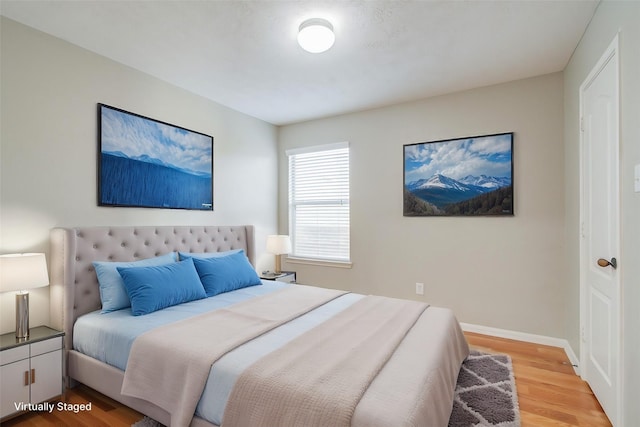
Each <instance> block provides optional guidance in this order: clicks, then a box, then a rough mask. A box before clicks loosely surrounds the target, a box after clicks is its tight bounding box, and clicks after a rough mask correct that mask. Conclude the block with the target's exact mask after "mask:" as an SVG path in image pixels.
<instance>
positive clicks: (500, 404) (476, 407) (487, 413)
mask: <svg viewBox="0 0 640 427" xmlns="http://www.w3.org/2000/svg"><path fill="white" fill-rule="evenodd" d="M476 426H483V427H484V426H495V427H520V410H519V408H518V395H517V393H516V383H515V379H514V378H513V366H512V365H511V358H510V357H509V356H507V355H505V354H486V353H480V352H477V351H472V352H471V354H470V355H469V357H468V358H467V360H465V361H464V362H463V363H462V367H461V368H460V373H459V374H458V384H457V385H456V390H455V395H454V400H453V410H452V412H451V418H450V419H449V427H476Z"/></svg>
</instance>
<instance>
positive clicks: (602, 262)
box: [598, 258, 618, 270]
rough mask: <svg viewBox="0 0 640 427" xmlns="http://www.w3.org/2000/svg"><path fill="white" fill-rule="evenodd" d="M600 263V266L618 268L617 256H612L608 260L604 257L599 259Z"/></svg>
mask: <svg viewBox="0 0 640 427" xmlns="http://www.w3.org/2000/svg"><path fill="white" fill-rule="evenodd" d="M598 265H599V266H600V267H609V266H611V267H613V269H614V270H615V269H616V268H618V260H616V259H615V258H611V261H607V260H606V259H604V258H600V259H599V260H598Z"/></svg>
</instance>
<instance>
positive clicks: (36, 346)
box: [31, 337, 62, 357]
mask: <svg viewBox="0 0 640 427" xmlns="http://www.w3.org/2000/svg"><path fill="white" fill-rule="evenodd" d="M61 348H62V337H56V338H51V339H48V340H44V341H39V342H34V343H33V344H31V357H33V356H37V355H39V354H44V353H49V352H50V351H55V350H60V349H61Z"/></svg>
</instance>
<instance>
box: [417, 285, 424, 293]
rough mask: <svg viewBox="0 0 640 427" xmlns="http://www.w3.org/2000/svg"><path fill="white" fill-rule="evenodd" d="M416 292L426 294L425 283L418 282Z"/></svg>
mask: <svg viewBox="0 0 640 427" xmlns="http://www.w3.org/2000/svg"><path fill="white" fill-rule="evenodd" d="M416 294H418V295H424V283H416Z"/></svg>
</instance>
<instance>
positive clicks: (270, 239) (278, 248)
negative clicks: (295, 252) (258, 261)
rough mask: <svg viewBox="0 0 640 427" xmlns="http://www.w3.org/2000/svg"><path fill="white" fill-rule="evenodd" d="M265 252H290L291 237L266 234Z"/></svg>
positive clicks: (278, 253)
mask: <svg viewBox="0 0 640 427" xmlns="http://www.w3.org/2000/svg"><path fill="white" fill-rule="evenodd" d="M267 252H269V253H270V254H275V255H282V254H288V253H290V252H291V239H290V238H289V236H284V235H277V234H272V235H270V236H267Z"/></svg>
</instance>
